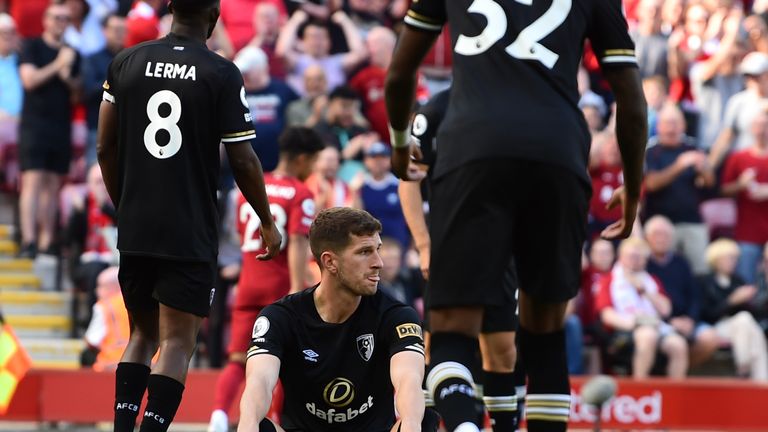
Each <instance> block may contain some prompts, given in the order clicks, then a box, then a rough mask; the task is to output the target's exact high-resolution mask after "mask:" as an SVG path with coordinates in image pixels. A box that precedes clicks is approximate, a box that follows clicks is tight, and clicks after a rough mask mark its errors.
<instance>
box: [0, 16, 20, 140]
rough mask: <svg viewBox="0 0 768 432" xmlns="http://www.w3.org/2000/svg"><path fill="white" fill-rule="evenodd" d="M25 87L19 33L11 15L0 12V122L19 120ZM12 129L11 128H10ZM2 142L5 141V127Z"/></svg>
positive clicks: (0, 138) (1, 137)
mask: <svg viewBox="0 0 768 432" xmlns="http://www.w3.org/2000/svg"><path fill="white" fill-rule="evenodd" d="M23 95H24V89H23V88H22V86H21V79H20V78H19V55H18V35H17V33H16V23H15V22H14V21H13V18H11V16H10V15H8V14H6V13H0V122H6V121H9V122H14V123H15V122H17V121H18V117H19V114H20V113H21V104H22V98H23ZM9 129H10V128H9ZM0 133H2V134H3V135H2V136H0V143H3V142H5V140H6V139H7V137H6V136H5V133H6V132H5V128H3V132H0Z"/></svg>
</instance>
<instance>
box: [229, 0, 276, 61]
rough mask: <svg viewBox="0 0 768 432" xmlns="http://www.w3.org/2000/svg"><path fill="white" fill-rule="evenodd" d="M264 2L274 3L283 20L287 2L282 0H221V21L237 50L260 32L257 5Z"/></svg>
mask: <svg viewBox="0 0 768 432" xmlns="http://www.w3.org/2000/svg"><path fill="white" fill-rule="evenodd" d="M263 3H269V4H272V5H274V6H275V7H276V8H277V10H278V11H279V14H280V17H281V20H282V19H283V18H284V17H285V16H286V12H285V4H284V3H283V2H282V1H280V0H221V22H222V23H223V24H224V27H226V29H227V33H228V34H229V38H230V40H231V41H232V46H233V47H234V49H235V51H240V50H241V49H242V48H243V47H244V46H245V45H247V44H248V43H249V41H251V39H253V37H254V36H255V35H257V34H258V28H257V26H256V25H255V24H256V23H255V22H254V14H255V11H256V7H257V6H258V5H260V4H263Z"/></svg>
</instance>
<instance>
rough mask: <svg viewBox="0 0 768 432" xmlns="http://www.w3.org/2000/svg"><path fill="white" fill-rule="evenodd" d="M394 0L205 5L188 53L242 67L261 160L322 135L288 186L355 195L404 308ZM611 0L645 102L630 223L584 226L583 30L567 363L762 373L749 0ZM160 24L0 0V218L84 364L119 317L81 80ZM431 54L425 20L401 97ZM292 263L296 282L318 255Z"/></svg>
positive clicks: (72, 1) (212, 348)
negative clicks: (609, 230) (629, 41)
mask: <svg viewBox="0 0 768 432" xmlns="http://www.w3.org/2000/svg"><path fill="white" fill-rule="evenodd" d="M409 3H410V2H409V0H221V19H220V21H219V24H218V26H217V27H216V30H215V31H214V34H213V37H212V38H211V39H210V41H209V47H210V48H211V49H213V50H215V51H217V52H218V53H219V54H220V55H222V56H224V57H227V58H229V59H232V60H233V61H234V62H235V64H236V65H237V66H238V68H239V69H240V71H241V72H242V74H243V80H244V83H245V90H246V93H245V94H246V96H245V98H246V101H247V103H248V105H249V106H250V109H251V114H252V118H253V123H254V126H255V129H256V131H257V138H256V140H254V141H253V143H252V144H253V146H254V149H255V151H256V153H257V154H258V155H259V157H260V159H261V162H262V164H263V166H264V169H265V171H269V170H271V169H273V168H275V166H276V164H277V161H278V144H277V139H278V136H279V135H280V133H281V132H282V131H283V130H284V129H285V128H286V127H287V126H292V125H298V126H307V127H311V128H313V129H315V130H316V131H317V132H318V133H319V134H320V135H321V136H322V138H323V139H324V141H325V144H326V148H325V150H323V151H322V152H321V154H320V155H319V157H318V159H317V161H316V164H315V168H314V174H313V175H312V176H311V177H310V178H309V179H308V180H307V184H308V186H309V188H310V189H311V191H312V192H313V193H314V195H315V202H316V204H317V208H318V209H323V208H328V207H332V206H354V207H360V208H364V209H366V210H368V211H369V212H370V213H372V214H373V215H374V216H376V217H377V218H378V219H380V220H381V221H382V224H383V227H384V232H383V238H384V240H383V243H384V244H383V248H382V255H383V259H384V262H385V267H384V270H383V273H382V281H381V284H380V287H381V289H384V290H386V291H388V292H390V293H392V294H393V295H394V296H395V297H397V298H398V299H400V300H402V301H404V302H406V303H409V304H412V305H414V306H415V307H417V309H419V310H423V302H422V300H421V297H422V292H423V289H424V286H425V283H426V282H425V281H424V279H423V277H422V272H421V269H420V265H419V263H420V261H419V256H418V253H419V251H418V250H417V249H416V248H415V246H414V245H413V242H412V239H411V236H410V233H409V231H408V227H407V225H406V222H405V219H404V217H403V213H402V210H401V208H400V200H399V196H398V179H397V178H396V177H395V176H394V175H393V174H392V173H391V171H390V162H389V156H390V147H389V136H388V130H387V116H386V110H385V107H384V99H383V96H384V92H383V87H384V79H385V75H386V71H387V68H388V66H389V63H390V60H391V56H392V52H393V49H394V47H395V44H396V40H397V32H398V31H399V30H400V28H401V27H402V18H403V16H404V15H405V13H406V11H407V8H408V6H409ZM623 3H624V9H625V13H626V17H627V21H628V24H629V31H630V34H631V36H632V38H633V39H634V41H635V44H636V52H635V53H636V56H637V59H638V62H639V67H640V73H641V76H642V79H643V88H644V92H645V96H646V99H647V101H648V108H649V110H648V125H649V130H650V132H651V134H650V135H651V136H650V140H649V142H648V149H647V157H646V177H645V185H644V201H643V205H642V209H641V214H640V216H641V217H640V219H639V221H638V225H637V227H636V229H635V232H634V235H633V237H632V238H630V239H629V240H626V241H624V242H622V243H620V244H614V243H611V242H607V241H604V240H600V239H599V233H600V231H601V230H602V229H603V228H605V227H606V226H608V225H609V224H610V223H611V222H612V221H614V220H616V219H617V218H618V217H619V211H620V210H618V209H614V210H608V209H606V203H607V202H608V200H609V198H610V197H611V195H612V193H613V191H614V190H615V189H616V188H618V187H619V186H621V184H622V180H623V179H622V167H621V159H620V156H619V152H618V143H617V141H616V134H615V132H614V121H613V119H614V112H615V108H614V104H613V98H612V95H611V92H610V88H609V87H608V86H607V84H606V82H605V81H604V80H603V79H602V77H601V74H600V69H599V65H598V62H597V59H596V57H595V56H594V54H593V53H592V51H591V49H590V47H589V43H588V42H587V44H586V50H585V55H584V58H583V62H582V67H581V68H580V70H579V76H578V85H579V92H580V94H581V100H580V102H579V108H580V109H581V110H582V111H583V113H584V116H585V118H586V121H587V124H588V127H589V129H590V131H591V133H592V148H591V152H590V161H589V166H590V173H591V175H592V178H593V180H592V182H593V197H592V201H591V207H590V217H589V241H588V242H587V244H585V247H584V258H583V278H582V279H583V280H582V287H581V291H580V294H579V296H578V297H577V298H576V299H574V300H573V301H572V302H571V307H570V308H569V318H568V320H567V329H568V332H567V334H568V358H569V368H570V370H571V373H573V374H584V373H596V372H599V371H607V372H614V373H627V374H631V375H632V376H634V377H636V378H638V379H642V378H644V377H647V376H649V375H651V374H656V375H669V376H672V377H683V376H686V375H687V374H690V373H698V374H725V375H736V376H740V377H744V378H745V379H754V380H763V381H765V380H768V348H766V332H767V331H768V274H767V273H766V269H768V248H766V243H768V24H767V20H768V0H754V1H749V0H744V1H738V0H624V2H623ZM169 30H170V15H169V14H168V11H167V6H166V1H165V0H143V1H133V0H63V1H53V2H51V1H50V0H0V188H1V189H2V191H3V192H4V195H5V198H6V199H4V200H3V202H2V205H3V206H5V207H6V210H7V211H6V213H8V214H12V215H14V217H13V219H12V221H8V222H9V223H10V222H12V223H13V224H14V225H15V226H16V227H17V229H15V230H14V231H13V232H14V233H16V236H15V237H16V238H15V241H16V242H17V244H18V246H17V247H16V248H15V251H16V254H17V255H18V257H20V258H24V259H30V260H34V262H35V266H34V268H35V271H36V272H38V276H39V277H40V279H41V281H42V282H41V283H42V285H43V288H44V289H45V290H50V291H61V292H67V293H71V298H72V304H73V307H72V308H71V317H70V321H68V322H69V323H70V337H75V338H81V339H82V338H84V340H85V341H86V344H87V348H86V349H85V350H84V351H83V355H82V362H83V364H84V365H86V366H90V365H92V364H94V362H95V363H96V367H97V368H109V367H110V365H111V364H112V363H110V362H113V363H114V362H116V361H117V358H114V357H115V354H114V352H119V344H120V343H123V342H124V339H125V337H124V334H122V333H121V332H122V331H123V329H122V328H121V327H120V326H119V325H118V326H114V325H112V324H109V323H108V321H109V320H107V319H105V316H117V317H118V318H116V319H117V322H121V321H120V320H126V318H125V317H124V316H123V315H124V314H123V315H121V312H120V307H119V306H120V296H119V287H117V278H116V273H115V269H114V268H113V266H115V265H116V264H117V262H118V261H117V253H116V250H115V236H116V231H115V229H114V225H115V223H114V221H115V211H114V208H113V206H112V204H111V203H110V200H109V198H108V196H107V194H106V190H105V188H104V185H103V182H102V180H101V174H100V171H99V168H98V164H96V157H95V141H96V128H97V117H98V106H99V104H100V101H101V97H102V84H103V82H104V80H105V78H106V72H107V66H108V65H109V62H110V61H111V59H112V58H114V56H115V54H117V53H118V52H119V51H120V50H122V49H124V48H126V47H130V46H133V45H135V44H137V43H141V42H143V41H147V40H152V39H156V38H159V37H163V36H164V35H165V34H166V33H167V32H168V31H169ZM451 59H452V48H451V42H450V38H449V37H448V35H447V34H446V33H445V32H444V33H443V34H442V35H441V36H440V38H439V39H438V41H437V43H436V44H435V47H434V48H433V49H432V51H431V52H430V53H429V54H428V56H427V59H426V61H425V63H424V66H423V68H422V69H421V72H420V84H419V89H418V97H417V99H418V102H419V103H425V102H426V101H428V100H429V98H430V97H431V96H433V95H435V94H436V93H437V92H439V91H441V90H444V89H447V88H449V87H450V83H451V61H452V60H451ZM516 103H525V101H516ZM553 122H556V119H553ZM223 154H224V153H223V152H222V168H223V171H222V172H223V174H224V175H223V177H222V181H221V185H220V194H219V196H220V211H221V214H222V218H221V220H222V225H221V247H220V257H219V264H220V272H219V277H220V283H219V286H218V287H217V288H218V294H219V295H217V300H216V301H215V303H214V305H213V310H212V314H211V317H210V318H209V319H208V320H207V324H206V326H205V329H204V332H203V334H202V335H201V344H200V349H199V351H198V353H197V356H196V362H197V366H201V367H203V366H210V367H220V366H221V365H222V363H223V361H224V359H225V357H226V353H225V352H224V351H223V347H225V346H226V345H227V341H226V337H227V332H226V328H227V325H228V317H229V312H228V310H229V305H230V304H231V299H232V296H233V293H234V290H235V289H236V283H237V279H238V275H239V270H240V259H241V257H240V248H239V235H238V234H237V232H236V231H235V225H236V223H235V217H236V215H234V214H233V213H234V212H233V209H234V203H233V200H232V198H231V197H232V196H233V194H232V189H233V187H234V182H233V180H232V175H231V173H230V172H229V170H228V168H227V161H226V158H225V157H224V155H223ZM530 187H535V185H533V184H532V185H530ZM425 211H428V206H425ZM307 265H308V266H310V267H311V269H312V272H311V273H312V274H313V275H314V276H312V280H307V285H310V284H312V283H314V282H315V280H316V278H317V269H316V266H314V265H313V264H312V263H307ZM6 315H8V314H6ZM112 321H114V320H112ZM109 322H111V321H109ZM89 324H90V326H89ZM86 330H87V331H86ZM116 346H117V348H115V347H116ZM115 350H117V351H115ZM110 353H112V354H110ZM118 358H119V355H118Z"/></svg>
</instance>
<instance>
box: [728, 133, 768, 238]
mask: <svg viewBox="0 0 768 432" xmlns="http://www.w3.org/2000/svg"><path fill="white" fill-rule="evenodd" d="M748 169H752V170H754V171H755V181H756V182H757V183H761V184H765V183H768V157H766V156H757V155H755V154H754V153H753V152H752V149H750V148H747V149H744V150H741V151H737V152H734V153H732V154H731V155H730V156H729V157H728V159H727V160H726V161H725V168H724V169H723V174H722V175H723V179H722V183H723V184H727V183H733V182H735V181H737V180H738V179H739V176H740V175H741V174H742V173H743V172H744V171H746V170H748ZM736 209H737V211H736V215H737V216H736V228H735V229H734V232H733V237H734V238H735V239H736V240H738V241H742V242H749V243H757V244H764V243H766V242H768V217H766V215H768V201H756V200H754V199H753V198H751V197H750V194H749V192H748V190H744V191H742V192H740V193H739V194H738V196H737V197H736Z"/></svg>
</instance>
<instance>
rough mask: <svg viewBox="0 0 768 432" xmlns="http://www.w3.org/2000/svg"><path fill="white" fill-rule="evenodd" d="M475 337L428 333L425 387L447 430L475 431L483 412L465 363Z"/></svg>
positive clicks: (473, 353)
mask: <svg viewBox="0 0 768 432" xmlns="http://www.w3.org/2000/svg"><path fill="white" fill-rule="evenodd" d="M476 350H477V339H476V338H472V337H469V336H465V335H462V334H460V333H447V332H435V333H432V339H431V348H430V357H431V361H430V363H431V364H430V371H429V374H428V375H427V389H428V390H429V393H430V394H431V395H432V399H433V400H434V401H435V407H436V408H437V412H438V413H440V416H441V417H442V418H443V421H444V422H445V426H446V428H447V429H448V430H449V431H454V430H459V431H467V432H470V431H471V432H476V431H479V426H480V421H481V419H482V415H483V407H482V403H481V402H480V401H478V400H477V396H476V394H475V389H474V386H473V384H474V383H473V380H472V373H471V372H470V370H469V366H470V365H471V364H472V362H473V361H475V356H476Z"/></svg>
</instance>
